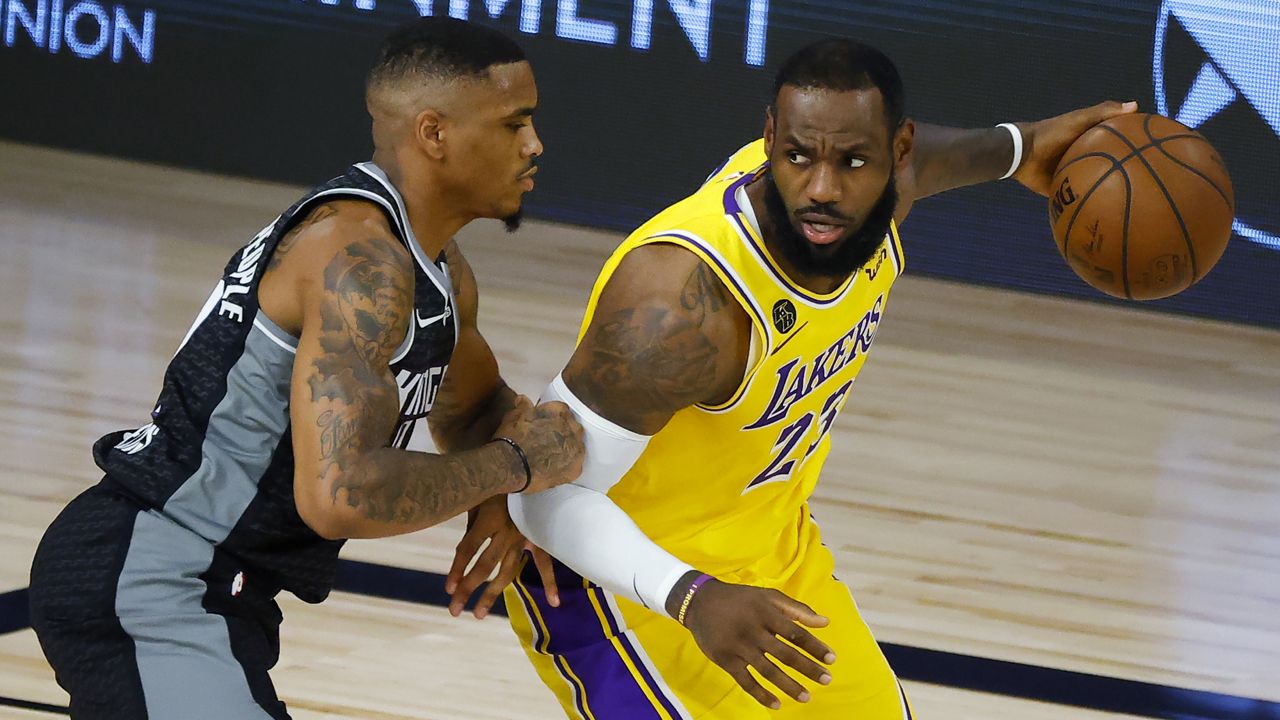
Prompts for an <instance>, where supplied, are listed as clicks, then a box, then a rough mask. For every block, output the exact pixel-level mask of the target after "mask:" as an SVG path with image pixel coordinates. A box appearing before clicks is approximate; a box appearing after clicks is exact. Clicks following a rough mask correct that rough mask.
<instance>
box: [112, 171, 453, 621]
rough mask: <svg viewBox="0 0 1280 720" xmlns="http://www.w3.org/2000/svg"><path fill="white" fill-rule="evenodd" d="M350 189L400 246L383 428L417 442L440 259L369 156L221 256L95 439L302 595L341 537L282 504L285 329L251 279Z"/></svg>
mask: <svg viewBox="0 0 1280 720" xmlns="http://www.w3.org/2000/svg"><path fill="white" fill-rule="evenodd" d="M350 199H355V200H364V201H367V202H371V203H373V204H375V205H377V206H378V207H380V208H382V210H383V211H384V212H385V213H386V216H387V218H388V221H389V223H390V225H391V227H392V229H393V230H394V232H395V235H396V237H397V238H398V239H399V240H400V242H401V243H403V244H404V246H405V247H406V249H408V251H409V253H410V254H411V255H412V256H413V261H414V296H413V297H414V308H413V315H412V318H411V320H410V322H409V328H408V332H407V335H406V337H405V340H404V343H403V345H402V346H401V347H400V348H399V349H398V351H397V352H396V353H395V355H394V357H393V359H392V361H391V369H392V373H393V374H394V376H395V378H396V382H397V384H398V385H399V387H400V402H401V408H400V418H399V421H398V422H397V423H396V427H395V430H394V432H393V435H392V437H390V438H388V442H389V443H391V444H392V445H393V446H395V447H399V448H410V449H424V448H426V447H429V445H426V444H424V443H427V442H428V441H427V435H428V432H427V428H426V415H427V413H428V412H429V411H430V410H431V405H432V403H433V402H434V400H435V395H436V392H437V391H438V390H439V388H440V383H441V381H442V379H443V377H444V373H445V370H446V369H447V368H448V366H449V359H450V357H451V355H452V353H453V349H454V344H455V342H456V341H457V325H456V323H457V318H456V312H455V304H454V298H453V293H452V288H451V285H450V282H449V273H448V268H447V266H446V265H445V263H444V260H443V255H442V256H441V257H439V258H436V259H435V261H434V262H433V261H432V260H431V259H429V258H427V257H425V256H424V255H423V251H422V248H421V247H420V246H419V245H418V243H417V240H416V239H415V238H414V235H413V230H412V228H411V227H410V226H409V222H408V215H407V213H406V211H405V206H404V201H403V199H402V198H401V196H400V194H399V193H398V192H397V191H396V189H395V188H394V187H393V186H392V184H391V182H390V181H389V180H388V179H387V176H386V175H385V173H383V172H382V170H381V169H380V168H378V167H377V166H376V165H374V164H372V163H362V164H359V165H354V166H352V167H351V168H349V169H348V170H347V171H346V172H345V173H343V174H342V175H340V176H338V177H336V178H334V179H333V180H330V181H329V182H327V183H325V184H324V185H321V186H319V187H317V188H315V189H314V190H312V191H311V192H309V193H307V195H305V196H304V197H303V198H302V199H301V200H299V201H298V202H297V203H295V204H294V205H293V206H292V207H290V208H289V209H288V210H286V211H285V212H284V213H283V214H281V215H280V216H279V217H278V218H276V220H275V221H274V222H272V223H271V224H270V225H268V226H267V227H265V228H263V230H262V231H261V232H259V233H258V234H257V236H255V237H254V238H253V239H252V240H251V241H250V242H249V243H248V244H246V245H245V246H244V247H242V248H241V249H240V250H239V251H238V252H236V253H235V254H234V255H233V256H232V257H231V260H230V262H228V263H227V265H226V268H225V269H224V270H223V273H222V279H221V280H220V281H219V282H218V284H217V287H216V288H214V291H213V293H212V294H211V295H210V296H209V299H208V300H207V301H206V302H205V304H204V307H203V308H202V309H201V310H200V313H199V315H198V316H197V317H196V320H195V322H194V323H193V324H192V326H191V328H190V330H189V331H188V332H187V334H186V337H185V338H184V339H183V340H182V343H181V345H180V347H179V348H178V351H177V353H176V354H175V355H174V357H173V360H172V361H171V362H170V363H169V367H168V369H167V370H166V371H165V375H164V386H163V388H162V389H161V391H160V396H159V398H157V400H156V404H155V409H154V410H153V411H152V413H151V421H150V422H148V423H147V424H145V425H143V426H142V427H139V428H136V429H133V430H128V431H120V432H115V433H111V434H109V435H107V436H105V437H103V438H102V439H101V440H99V441H98V442H97V444H96V445H95V446H94V457H95V459H96V461H97V463H98V465H99V466H100V467H101V468H102V469H103V470H104V471H105V472H106V474H107V480H108V481H109V482H110V483H111V484H112V485H114V486H116V487H117V488H118V489H119V491H121V492H122V494H124V495H125V496H127V497H130V498H133V499H134V500H135V501H136V502H137V503H139V504H140V505H141V506H142V507H143V508H144V509H153V510H156V511H158V512H159V513H160V514H162V515H163V516H164V517H166V518H168V519H169V520H172V521H173V522H174V523H176V524H178V525H180V526H182V527H184V528H186V529H188V530H190V531H192V532H193V533H195V534H196V535H198V536H200V537H201V538H203V539H204V540H207V541H208V542H209V543H211V544H212V545H215V546H217V547H218V548H219V550H220V551H222V552H225V553H229V554H230V555H232V556H234V557H236V558H238V559H240V560H241V561H243V562H244V563H246V565H247V566H248V567H251V568H253V570H254V571H255V575H256V576H257V577H258V578H259V582H262V581H263V579H264V578H265V579H266V582H269V583H271V584H273V585H275V586H276V587H278V588H280V589H285V590H289V591H291V592H292V593H294V594H295V595H297V596H298V597H300V598H302V599H303V600H306V601H308V602H319V601H320V600H322V599H324V597H325V596H326V595H328V593H329V590H330V589H331V587H332V586H333V580H334V574H335V571H336V567H337V555H338V550H339V548H340V547H341V542H339V541H329V540H325V539H323V538H321V537H319V536H318V535H316V534H315V533H314V532H312V531H311V529H310V528H308V527H307V526H306V524H304V523H303V521H302V519H301V518H300V517H299V515H298V511H297V507H296V506H295V504H294V500H293V471H294V459H293V450H292V444H291V437H290V428H289V385H290V378H291V376H292V372H293V361H294V355H295V352H296V348H297V339H296V338H294V337H291V336H290V335H289V334H287V333H285V332H284V331H283V330H281V329H280V327H278V326H277V325H276V324H275V323H273V322H272V321H271V319H270V318H268V317H267V316H266V315H265V314H264V313H263V312H262V311H261V310H260V308H259V306H258V285H259V282H260V281H261V280H262V275H263V273H264V271H265V268H266V267H267V262H268V260H269V259H270V257H271V255H272V253H273V252H274V251H275V249H276V246H277V244H278V243H279V242H280V241H281V239H282V238H283V237H284V235H285V234H286V233H287V232H288V231H289V230H290V229H291V228H293V227H294V226H295V225H296V224H297V223H298V222H300V221H301V220H302V219H304V218H305V217H306V216H307V214H308V213H309V212H310V211H311V210H312V209H313V208H315V207H316V206H318V205H319V204H321V203H325V202H329V201H332V200H350ZM297 251H300V252H305V251H306V247H305V244H303V245H299V246H298V250H297Z"/></svg>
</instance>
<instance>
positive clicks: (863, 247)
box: [763, 172, 898, 277]
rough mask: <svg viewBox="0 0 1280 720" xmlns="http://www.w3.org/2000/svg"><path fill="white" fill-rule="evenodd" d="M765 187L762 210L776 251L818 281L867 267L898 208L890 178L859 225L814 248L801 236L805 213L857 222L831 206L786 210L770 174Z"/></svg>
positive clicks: (845, 274)
mask: <svg viewBox="0 0 1280 720" xmlns="http://www.w3.org/2000/svg"><path fill="white" fill-rule="evenodd" d="M763 180H764V183H765V188H764V200H765V208H766V210H767V211H768V213H769V219H770V221H771V222H770V225H772V226H773V230H774V233H775V235H776V237H775V238H774V240H775V241H776V244H777V247H778V248H779V249H780V250H781V252H782V254H783V256H784V257H785V258H786V260H787V261H788V262H789V263H790V264H791V265H792V266H793V267H795V268H796V270H798V271H800V272H802V273H804V274H806V275H814V276H819V277H846V276H848V275H849V274H850V273H852V272H854V271H855V270H857V269H858V268H860V267H862V266H863V265H865V264H866V262H867V261H868V260H870V259H871V258H872V256H873V255H875V253H876V250H877V249H879V247H880V244H881V243H882V242H884V236H885V233H887V232H889V224H890V223H891V222H892V221H893V212H894V210H895V209H897V205H898V189H897V186H896V185H895V184H894V179H893V175H890V176H889V180H888V182H887V183H885V186H884V190H883V191H882V192H881V193H880V197H879V198H878V199H877V200H876V202H875V204H874V205H872V206H871V209H870V210H868V211H867V214H866V218H865V219H864V220H863V221H862V223H861V224H860V225H857V226H853V229H851V230H849V231H848V232H847V234H846V235H845V236H844V237H843V238H841V239H839V240H837V241H836V242H834V243H831V244H830V245H815V244H814V243H811V242H809V240H808V239H807V238H805V236H804V231H803V230H802V224H801V221H800V216H801V215H804V214H806V213H816V214H820V215H825V216H828V217H831V218H833V219H836V220H842V221H853V222H856V221H857V219H858V218H856V217H855V218H850V217H848V216H846V215H845V214H844V213H842V212H841V211H840V210H838V209H836V207H835V206H834V205H832V204H830V203H824V204H820V205H808V206H805V207H798V208H794V209H792V208H788V207H787V203H786V201H785V200H784V199H783V198H782V193H781V192H780V191H779V190H778V185H777V183H776V182H774V179H773V173H772V172H767V173H765V176H764V178H763Z"/></svg>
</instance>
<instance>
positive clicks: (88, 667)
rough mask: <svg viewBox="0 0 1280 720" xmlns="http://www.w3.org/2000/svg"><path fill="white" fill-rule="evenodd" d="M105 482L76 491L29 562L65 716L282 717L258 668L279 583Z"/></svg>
mask: <svg viewBox="0 0 1280 720" xmlns="http://www.w3.org/2000/svg"><path fill="white" fill-rule="evenodd" d="M258 580H259V579H258V578H255V577H254V576H253V575H252V573H251V572H250V571H249V570H247V569H245V568H243V567H240V566H239V565H238V563H237V562H236V561H235V559H234V558H232V557H230V556H228V555H226V554H225V553H222V552H221V551H219V550H218V549H216V548H215V547H214V546H213V545H212V544H211V543H210V542H209V541H207V540H205V539H204V538H201V537H200V536H198V535H196V534H195V533H193V532H191V531H190V530H188V529H186V528H184V527H182V526H180V525H177V524H176V523H174V522H172V521H171V520H169V519H167V518H166V517H165V516H164V515H162V514H161V513H159V512H157V511H155V510H145V509H143V508H142V507H140V506H139V505H138V504H136V503H135V502H134V501H132V500H131V499H129V498H127V497H125V496H124V495H122V494H119V493H117V492H115V491H114V490H112V489H111V486H110V483H109V481H105V480H104V481H103V483H102V484H100V485H97V486H95V487H92V488H90V489H89V490H87V491H85V492H84V493H83V494H81V495H80V496H79V497H77V498H76V499H75V500H73V501H71V503H70V504H69V505H68V506H67V507H66V508H65V509H64V510H63V511H62V513H61V514H59V515H58V517H57V519H55V520H54V521H53V524H52V525H50V526H49V529H48V530H47V531H45V535H44V538H43V539H42V540H41V541H40V547H39V549H37V550H36V556H35V560H34V561H33V562H32V565H31V590H30V598H31V624H32V626H33V627H34V628H35V631H36V636H37V637H38V638H39V639H40V647H41V648H42V649H43V650H44V654H45V657H46V658H48V660H49V664H50V665H52V666H53V669H54V672H55V673H56V674H57V679H58V684H59V685H61V686H62V687H63V689H65V690H66V691H67V692H68V693H70V695H71V717H72V718H74V719H75V720H99V719H101V720H144V719H146V720H215V719H217V720H271V719H274V720H287V719H288V717H289V714H288V713H287V712H286V710H285V706H284V703H282V702H280V699H279V698H278V697H276V692H275V688H274V687H273V686H272V684H271V679H270V677H269V676H268V675H267V671H268V670H270V669H271V667H272V666H273V665H275V663H276V660H277V659H278V658H279V654H280V619H281V618H280V608H279V607H278V606H277V605H276V603H275V600H274V597H275V595H276V593H277V592H278V588H272V587H262V586H260V583H259V581H258Z"/></svg>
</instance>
